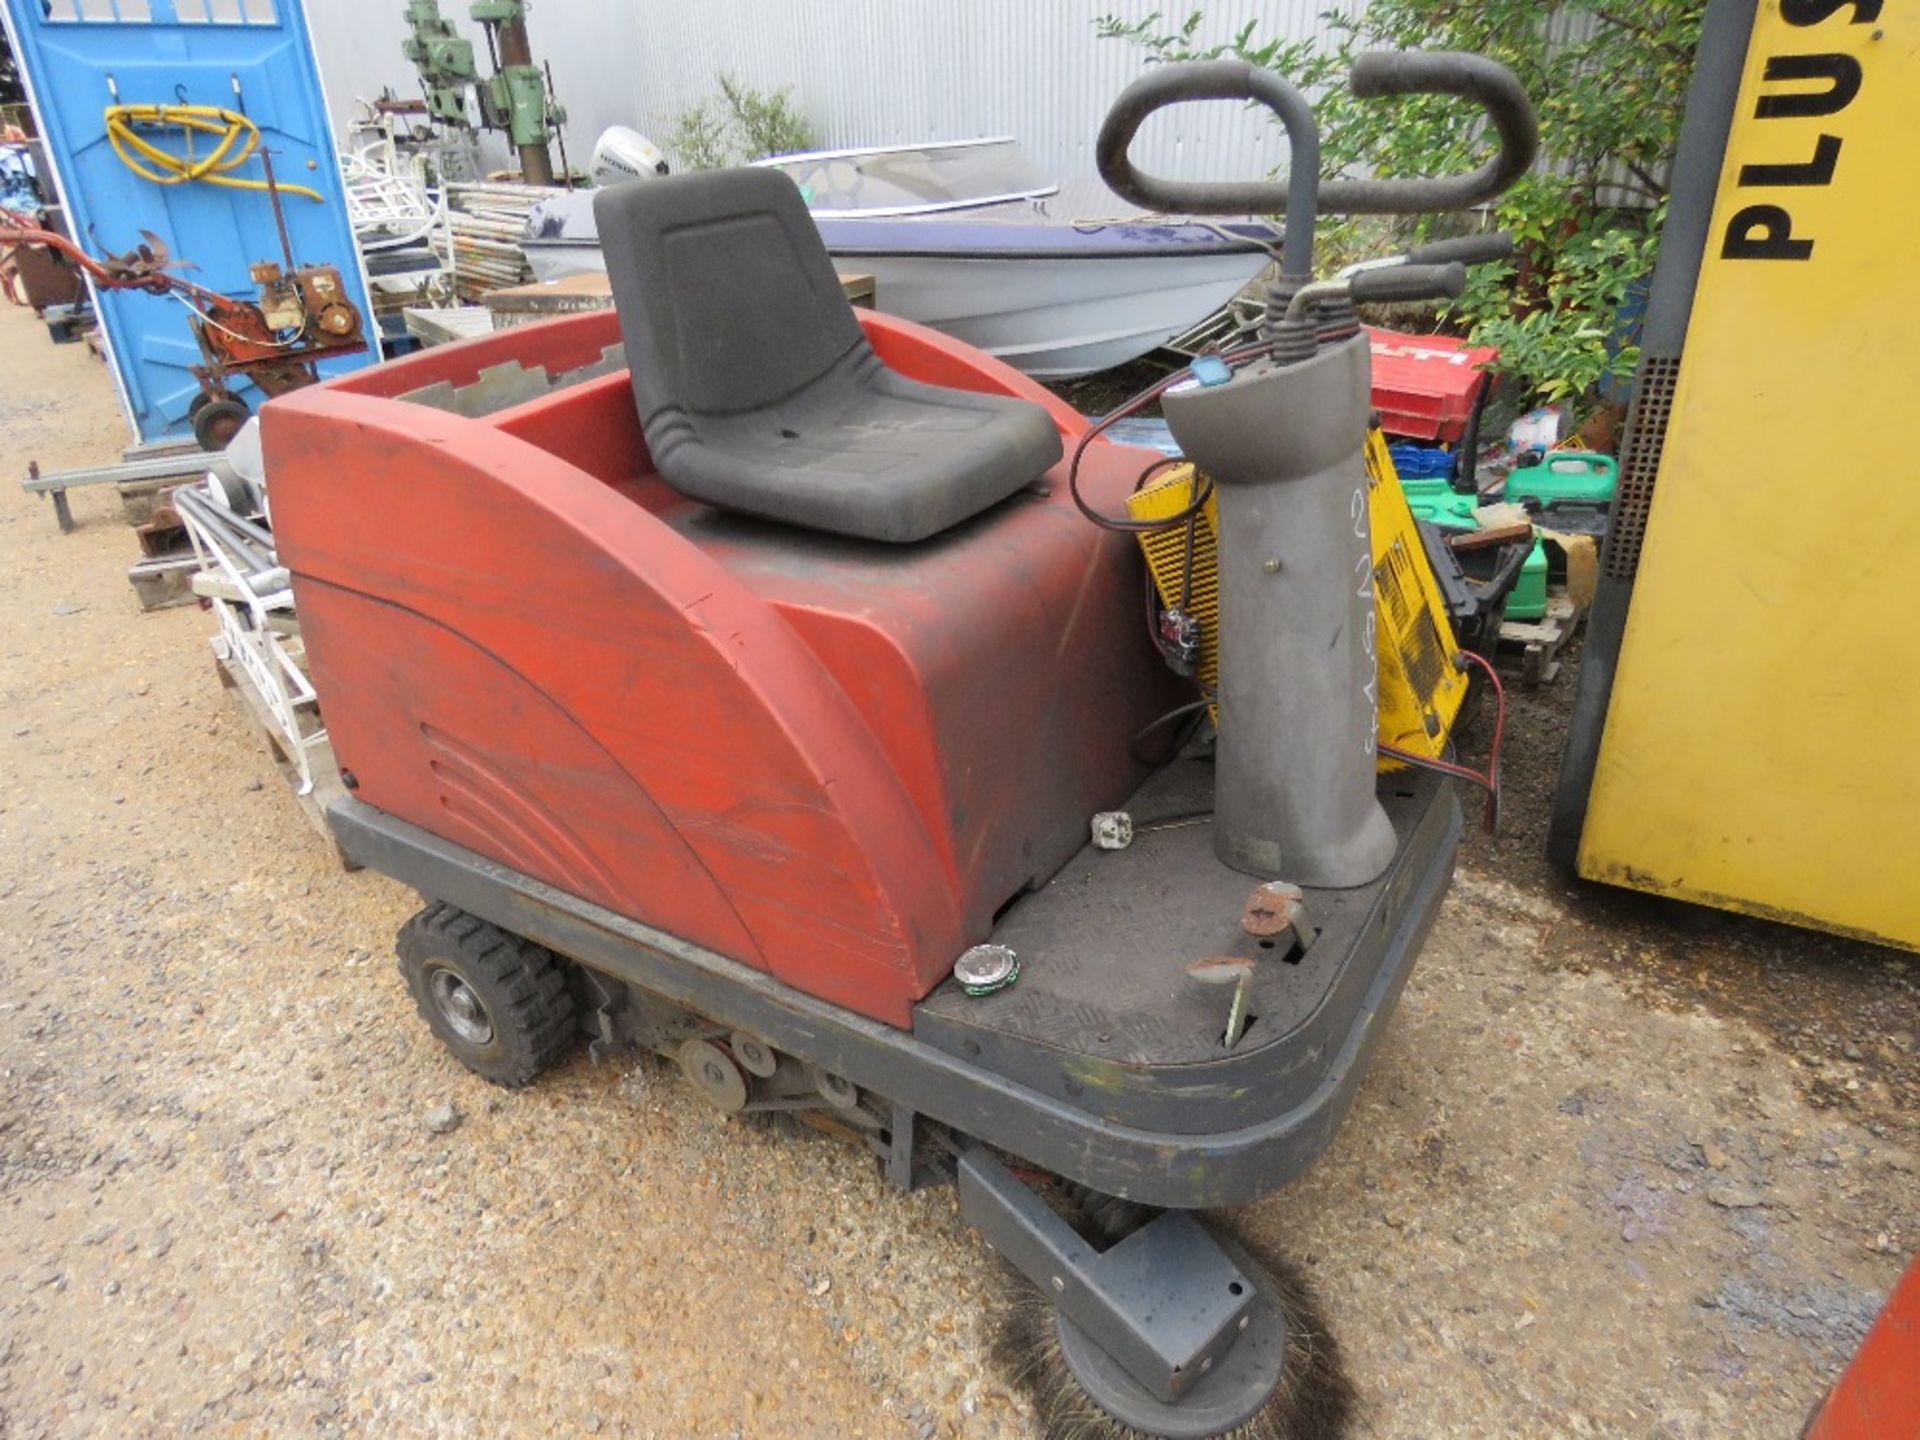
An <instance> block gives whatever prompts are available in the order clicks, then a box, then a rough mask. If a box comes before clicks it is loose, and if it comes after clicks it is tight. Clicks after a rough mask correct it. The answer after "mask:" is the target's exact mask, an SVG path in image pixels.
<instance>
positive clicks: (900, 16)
mask: <svg viewBox="0 0 1920 1440" xmlns="http://www.w3.org/2000/svg"><path fill="white" fill-rule="evenodd" d="M1328 3H1329V0H1209V3H1208V4H1207V5H1206V10H1207V22H1206V27H1205V29H1204V30H1203V31H1202V34H1203V36H1205V37H1207V38H1208V39H1220V40H1223V39H1225V38H1227V37H1228V36H1229V35H1231V34H1233V33H1234V32H1235V31H1237V30H1238V29H1239V27H1240V26H1241V25H1243V24H1245V23H1246V22H1247V21H1248V20H1254V21H1257V22H1258V24H1259V27H1260V32H1261V33H1262V34H1263V35H1273V34H1284V35H1287V36H1290V37H1304V36H1308V35H1311V34H1313V33H1315V32H1316V31H1317V30H1318V29H1319V28H1320V21H1319V19H1318V16H1319V13H1320V12H1321V11H1322V10H1324V9H1326V8H1327V7H1328ZM466 8H467V7H466V4H465V3H464V0H443V4H442V9H443V11H444V12H445V13H446V15H447V16H448V17H449V18H450V19H452V20H453V21H454V22H455V24H456V26H457V27H458V28H459V29H460V30H461V31H462V33H465V34H468V35H470V36H472V37H473V38H474V39H475V40H476V43H477V42H478V38H479V30H478V27H477V26H474V25H473V24H472V22H470V21H469V20H467V19H466ZM1156 8H1161V9H1164V10H1166V11H1168V12H1170V13H1173V14H1176V15H1179V14H1184V13H1185V7H1184V6H1182V5H1178V4H1173V5H1166V6H1155V5H1153V4H1151V3H1147V0H946V3H936V0H788V3H784V4H781V3H773V0H622V3H603V0H536V3H535V4H534V5H533V7H532V9H531V11H530V13H529V18H528V28H529V30H530V31H531V33H532V36H533V44H534V51H535V54H536V56H538V57H539V58H541V59H545V60H549V61H551V62H552V65H553V72H554V80H555V83H556V85H557V88H558V90H559V92H560V98H561V100H562V102H563V103H564V104H565V105H566V106H567V108H568V111H569V112H570V115H571V118H570V120H569V122H568V124H567V142H568V145H569V147H570V149H571V152H572V158H573V160H574V162H575V163H576V164H581V163H584V161H585V158H586V152H587V151H588V149H589V148H590V147H591V146H592V144H593V140H594V137H595V136H596V135H598V134H599V133H600V131H601V130H602V129H603V128H604V127H606V126H608V125H612V124H626V125H632V126H633V127H634V128H636V129H638V130H640V131H641V132H642V133H643V134H646V135H648V136H649V137H650V138H652V139H653V140H654V141H656V142H657V143H660V144H662V145H664V144H665V143H666V141H667V138H668V136H669V135H670V134H671V132H672V130H673V121H674V117H675V116H676V115H677V114H678V113H679V112H680V111H681V110H682V109H684V108H685V107H686V106H687V105H689V104H691V103H692V102H694V101H696V100H698V99H700V98H702V97H703V96H707V95H710V94H715V93H717V87H716V86H715V84H714V78H715V77H716V76H717V75H718V74H719V73H720V72H721V71H726V72H728V73H729V74H732V75H734V76H736V77H737V78H739V79H740V80H742V81H745V82H746V83H747V84H749V85H752V86H754V87H756V88H758V89H762V90H772V89H775V88H778V87H781V86H790V87H792V92H793V99H794V102H795V103H796V104H797V105H798V106H799V107H800V109H801V110H802V111H803V112H804V113H805V115H806V116H807V118H808V119H809V120H810V121H811V122H812V124H813V125H814V127H815V129H816V131H817V132H818V134H819V137H820V140H821V143H822V144H823V145H863V144H888V143H901V142H911V141H915V140H928V139H934V140H956V139H967V138H971V137H974V136H980V135H995V134H1001V135H1013V136H1015V137H1017V138H1018V139H1019V140H1020V141H1021V142H1022V143H1023V144H1024V145H1025V147H1026V149H1027V152H1028V154H1029V155H1030V156H1031V157H1032V158H1033V159H1034V160H1035V161H1036V162H1037V163H1038V164H1039V165H1040V166H1041V167H1042V168H1043V169H1045V170H1047V171H1049V172H1050V173H1052V174H1054V175H1056V176H1057V177H1058V178H1060V179H1063V180H1066V179H1073V178H1076V177H1086V176H1091V175H1092V174H1093V138H1094V133H1095V131H1096V130H1097V129H1098V128H1099V124H1100V118H1101V116H1102V115H1103V114H1104V113H1105V112H1106V107H1107V105H1108V103H1109V102H1110V101H1111V100H1112V98H1113V97H1114V96H1115V95H1116V94H1117V93H1118V92H1119V91H1120V89H1121V87H1122V86H1124V85H1125V84H1126V83H1127V81H1128V80H1129V79H1131V78H1132V77H1133V76H1134V75H1136V74H1138V73H1139V71H1140V69H1141V65H1142V58H1143V57H1142V53H1141V52H1140V51H1139V50H1137V49H1136V48H1134V47H1133V46H1131V45H1129V44H1127V43H1125V42H1122V41H1116V40H1099V39H1096V38H1095V33H1094V23H1093V22H1094V19H1095V17H1096V16H1098V15H1100V14H1103V13H1113V14H1117V15H1119V16H1121V17H1122V18H1123V19H1126V20H1134V19H1139V18H1141V17H1143V16H1145V15H1147V14H1149V13H1151V12H1152V11H1153V10H1155V9H1156ZM404 10H405V4H404V0H315V3H314V5H313V13H314V28H315V32H316V34H315V41H316V45H317V47H318V49H319V51H320V62H321V67H322V74H323V78H324V80H325V82H326V87H327V92H328V95H329V97H330V99H331V101H332V103H333V106H334V110H335V114H336V116H337V118H338V119H339V120H340V121H341V122H342V123H344V122H345V120H346V118H347V116H348V115H349V114H350V112H351V109H352V102H353V99H354V97H355V96H367V97H371V96H373V95H375V94H378V93H379V91H380V89H381V87H382V86H392V87H393V89H394V90H395V91H396V92H398V93H400V94H417V93H418V85H417V82H416V81H415V78H414V75H413V70H412V67H411V66H410V65H408V63H407V62H406V61H405V60H404V59H402V58H401V55H400V42H401V40H402V38H403V37H404V35H405V33H406V27H405V24H404V22H403V20H402V14H403V12H404ZM1284 151H1285V142H1284V139H1283V138H1282V136H1281V135H1280V133H1279V131H1278V130H1277V128H1276V127H1274V126H1272V125H1270V124H1268V123H1266V121H1265V120H1264V119H1262V118H1261V117H1260V116H1257V115H1252V114H1248V113H1246V112H1245V111H1243V110H1241V109H1240V108H1239V107H1235V106H1229V105H1207V106H1190V107H1182V108H1181V109H1179V110H1176V111H1172V112H1168V113H1165V114H1163V115H1161V116H1158V117H1156V118H1155V119H1154V120H1153V121H1151V122H1149V126H1148V128H1147V129H1146V130H1145V131H1143V133H1142V136H1141V141H1140V145H1139V148H1138V149H1137V151H1136V154H1137V156H1138V157H1139V158H1140V159H1142V160H1143V161H1145V162H1147V163H1148V164H1149V165H1150V166H1151V167H1152V168H1156V169H1160V170H1162V171H1164V172H1166V173H1178V174H1179V175H1180V176H1181V177H1182V178H1186V179H1201V178H1220V179H1226V178H1236V179H1237V178H1248V177H1250V176H1253V175H1257V174H1263V173H1265V172H1266V171H1268V170H1270V169H1272V168H1273V167H1274V166H1276V165H1278V164H1280V163H1282V162H1283V161H1284V159H1285V155H1284ZM496 153H497V152H496Z"/></svg>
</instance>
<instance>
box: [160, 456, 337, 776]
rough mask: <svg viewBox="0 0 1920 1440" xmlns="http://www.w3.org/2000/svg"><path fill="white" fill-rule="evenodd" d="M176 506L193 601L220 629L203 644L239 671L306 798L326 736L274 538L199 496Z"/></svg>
mask: <svg viewBox="0 0 1920 1440" xmlns="http://www.w3.org/2000/svg"><path fill="white" fill-rule="evenodd" d="M173 504H174V509H175V510H176V511H177V512H178V513H179V516H180V519H181V521H182V523H184V524H185V525H186V527H187V536H188V538H189V539H190V540H192V542H193V548H194V553H195V554H196V555H197V556H198V557H199V559H200V565H201V574H200V575H199V576H196V577H195V582H194V590H195V593H197V594H199V595H200V596H201V597H203V598H204V599H205V600H206V601H207V602H208V603H209V605H210V606H211V607H212V609H213V613H214V618H215V619H216V620H217V621H218V623H219V627H220V628H219V632H218V633H217V634H215V635H213V636H211V637H209V641H208V643H209V644H211V645H212V647H213V653H214V655H215V657H216V658H218V659H219V660H220V661H221V662H222V663H224V664H228V665H237V666H239V668H240V670H241V672H242V673H243V674H244V675H245V676H246V678H247V679H248V681H250V682H251V683H252V685H253V688H254V689H255V690H256V691H257V692H258V693H259V696H260V699H261V700H262V701H263V702H264V703H265V705H266V707H267V711H268V713H269V714H270V715H271V717H272V719H273V723H274V725H275V726H276V728H277V729H278V730H279V738H280V742H281V746H280V748H281V749H282V750H283V751H284V752H285V754H286V756H287V760H288V762H289V763H290V764H291V765H293V767H294V768H295V770H296V771H298V772H299V776H300V783H299V786H298V787H297V792H296V793H298V794H300V795H308V794H311V793H312V791H313V786H314V775H315V766H314V757H315V755H316V754H317V753H319V752H320V751H321V750H322V749H324V747H326V745H327V743H328V742H327V731H326V727H325V726H324V725H322V724H321V723H320V716H319V697H318V696H317V695H315V694H314V689H313V682H312V680H310V679H308V678H307V672H306V670H305V669H304V668H303V667H302V665H301V663H300V658H299V656H298V655H297V654H296V653H295V648H294V647H295V646H296V645H297V644H298V641H297V639H296V635H297V632H292V633H289V632H290V631H291V627H290V625H289V624H288V622H289V621H290V620H291V618H292V616H293V583H292V579H291V577H289V575H288V574H287V572H286V570H285V569H284V568H282V566H281V565H280V563H279V558H278V556H277V555H275V553H274V552H273V550H272V548H271V547H272V542H273V537H272V535H271V534H269V533H268V532H267V531H266V530H264V529H262V528H261V527H259V526H257V525H255V524H253V523H252V522H251V521H248V520H246V519H244V518H243V517H241V516H238V515H234V514H232V513H230V512H229V513H222V512H221V510H220V509H219V507H218V506H217V505H216V504H215V503H214V502H213V501H212V500H211V499H208V498H207V497H206V496H205V495H204V494H202V493H200V492H198V491H193V490H182V491H180V492H178V493H176V494H175V496H174V497H173ZM262 561H264V562H265V564H264V565H263V564H262ZM209 576H211V577H213V579H212V581H211V582H209V580H208V578H207V577H209Z"/></svg>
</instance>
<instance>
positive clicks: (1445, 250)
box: [1407, 230, 1513, 265]
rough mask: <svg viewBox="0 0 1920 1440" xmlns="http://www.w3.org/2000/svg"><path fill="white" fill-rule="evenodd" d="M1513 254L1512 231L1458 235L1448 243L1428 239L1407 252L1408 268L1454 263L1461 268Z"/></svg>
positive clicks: (1508, 256)
mask: <svg viewBox="0 0 1920 1440" xmlns="http://www.w3.org/2000/svg"><path fill="white" fill-rule="evenodd" d="M1512 255H1513V232H1512V231H1511V230H1489V231H1487V232H1486V233H1485V234H1482V235H1461V236H1458V237H1456V238H1455V239H1452V240H1432V241H1429V242H1428V243H1427V244H1425V245H1416V246H1414V247H1413V248H1412V249H1411V250H1409V251H1407V263H1408V264H1411V265H1445V264H1447V263H1448V262H1449V261H1453V260H1458V261H1459V262H1460V263H1461V264H1462V265H1489V264H1492V263H1493V262H1494V261H1495V260H1506V259H1509V258H1510V257H1511V256H1512Z"/></svg>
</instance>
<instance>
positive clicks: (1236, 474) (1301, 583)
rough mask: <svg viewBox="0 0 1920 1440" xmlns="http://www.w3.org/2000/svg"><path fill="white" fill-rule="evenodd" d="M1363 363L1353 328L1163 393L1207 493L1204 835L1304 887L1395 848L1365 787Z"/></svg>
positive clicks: (1367, 664) (1368, 745)
mask: <svg viewBox="0 0 1920 1440" xmlns="http://www.w3.org/2000/svg"><path fill="white" fill-rule="evenodd" d="M1370 374H1371V367H1370V364H1369V357H1368V349H1367V337H1366V335H1365V333H1364V332H1363V333H1361V334H1359V335H1356V336H1353V337H1352V338H1351V339H1348V340H1344V341H1341V342H1339V343H1337V344H1333V345H1329V346H1326V347H1325V348H1323V349H1322V350H1320V351H1319V353H1318V354H1316V355H1315V356H1314V357H1313V358H1312V359H1310V360H1303V361H1300V362H1298V363H1295V364H1290V365H1276V364H1273V363H1272V362H1271V361H1262V362H1260V363H1258V364H1255V365H1251V366H1248V367H1246V368H1244V369H1242V370H1239V371H1237V372H1236V373H1235V374H1234V376H1233V378H1232V379H1231V380H1229V381H1226V382H1225V383H1222V384H1215V385H1202V384H1199V383H1197V382H1196V383H1193V384H1189V385H1183V386H1181V387H1179V388H1177V389H1174V390H1170V391H1168V392H1167V394H1166V396H1165V397H1164V400H1163V402H1162V404H1163V408H1164V410H1165V412H1166V417H1167V421H1168V423H1169V425H1171V426H1172V429H1173V435H1174V439H1175V440H1177V441H1178V442H1179V443H1180V447H1181V449H1182V450H1184V451H1185V452H1186V455H1187V458H1188V459H1190V460H1192V461H1193V462H1194V463H1195V464H1196V465H1198V466H1199V467H1200V469H1201V470H1202V471H1203V472H1204V473H1206V474H1207V475H1209V476H1211V477H1212V479H1213V482H1214V484H1215V485H1216V486H1217V487H1218V491H1219V508H1220V637H1219V653H1220V744H1219V749H1218V752H1217V756H1216V761H1215V767H1216V770H1215V777H1214V820H1213V833H1214V851H1215V853H1216V854H1217V855H1218V856H1219V857H1220V859H1221V861H1222V862H1223V863H1225V864H1227V865H1231V866H1232V867H1233V868H1234V869H1236V870H1244V871H1246V872H1247V873H1248V874H1251V875H1258V876H1262V877H1265V878H1269V879H1285V880H1292V881H1295V882H1296V883H1299V884H1303V885H1324V886H1334V887H1344V886H1350V885H1364V884H1366V883H1367V882H1368V881H1370V880H1373V879H1374V878H1376V877H1377V876H1379V875H1380V874H1381V872H1383V871H1384V870H1385V869H1386V868H1387V865H1388V864H1389V862H1391V860H1392V859H1393V854H1394V846H1395V840H1394V834H1393V826H1392V824H1391V822H1389V821H1388V819H1387V816H1386V812H1385V811H1384V810H1382V809H1381V808H1380V802H1379V800H1378V799H1377V798H1376V797H1375V794H1374V770H1375V754H1374V746H1375V732H1376V730H1377V728H1378V705H1379V694H1378V690H1379V673H1378V659H1377V651H1376V646H1375V637H1374V611H1373V604H1374V600H1373V553H1372V544H1371V540H1370V536H1369V528H1368V519H1367V474H1366V458H1365V444H1366V433H1367V423H1368V416H1369V407H1370V404H1371V401H1370V392H1369V383H1370Z"/></svg>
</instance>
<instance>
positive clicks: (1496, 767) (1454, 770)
mask: <svg viewBox="0 0 1920 1440" xmlns="http://www.w3.org/2000/svg"><path fill="white" fill-rule="evenodd" d="M1458 653H1459V655H1460V656H1462V657H1464V658H1465V659H1467V660H1470V661H1472V662H1473V663H1474V664H1475V665H1478V666H1479V667H1480V668H1481V669H1482V670H1484V671H1485V672H1486V676H1487V681H1488V683H1489V684H1490V685H1492V686H1493V744H1492V746H1491V748H1490V750H1489V753H1488V756H1487V769H1486V773H1484V774H1482V773H1481V772H1480V771H1478V770H1473V769H1469V768H1468V767H1467V766H1465V765H1456V764H1454V763H1453V762H1452V761H1451V760H1435V759H1433V758H1432V757H1430V756H1427V755H1416V754H1415V753H1414V752H1413V751H1411V750H1402V749H1401V748H1400V747H1399V746H1397V745H1382V746H1381V747H1380V753H1381V754H1382V755H1387V756H1391V757H1392V758H1393V759H1395V760H1399V761H1401V762H1403V763H1405V764H1408V765H1414V766H1418V767H1419V768H1420V769H1422V770H1433V771H1437V772H1438V773H1440V774H1442V775H1451V776H1453V777H1454V778H1455V779H1459V780H1468V781H1471V782H1472V783H1473V784H1475V785H1478V786H1479V787H1480V788H1481V789H1482V790H1485V791H1486V792H1487V808H1486V813H1485V823H1486V827H1487V831H1488V833H1489V834H1493V833H1497V832H1498V830H1499V827H1500V744H1501V741H1502V740H1503V739H1504V738H1505V735H1506V729H1507V690H1506V687H1505V686H1504V685H1502V684H1501V683H1500V676H1499V674H1498V673H1497V672H1496V671H1495V670H1494V668H1493V666H1491V665H1489V664H1488V663H1487V660H1486V657H1485V656H1483V655H1476V654H1475V653H1474V652H1473V651H1471V650H1462V651H1459V652H1458Z"/></svg>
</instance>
